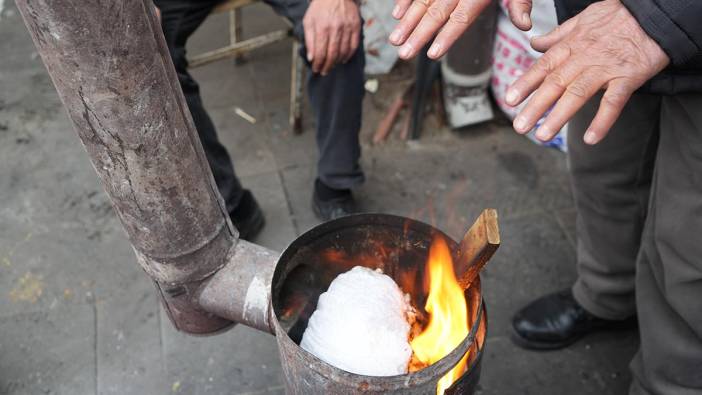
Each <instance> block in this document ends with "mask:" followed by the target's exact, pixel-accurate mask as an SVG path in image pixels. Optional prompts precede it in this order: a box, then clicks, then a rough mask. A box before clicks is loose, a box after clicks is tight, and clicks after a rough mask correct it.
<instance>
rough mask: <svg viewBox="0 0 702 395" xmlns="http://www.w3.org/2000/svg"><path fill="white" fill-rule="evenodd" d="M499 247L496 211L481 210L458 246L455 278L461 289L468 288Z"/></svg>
mask: <svg viewBox="0 0 702 395" xmlns="http://www.w3.org/2000/svg"><path fill="white" fill-rule="evenodd" d="M499 246H500V229H499V227H498V225H497V211H496V210H495V209H492V208H488V209H485V210H483V212H482V213H481V214H480V216H479V217H478V219H477V220H476V221H475V223H474V224H473V226H471V227H470V229H468V231H467V232H466V234H465V236H463V240H461V245H460V246H459V251H458V259H457V261H456V274H457V276H456V277H457V278H458V282H459V283H460V285H461V287H463V289H468V287H470V285H471V284H472V283H473V281H474V280H475V279H476V278H477V277H478V274H480V271H481V270H482V269H483V266H485V264H486V263H487V262H488V261H489V260H490V258H491V257H492V255H493V254H494V253H495V251H497V247H499Z"/></svg>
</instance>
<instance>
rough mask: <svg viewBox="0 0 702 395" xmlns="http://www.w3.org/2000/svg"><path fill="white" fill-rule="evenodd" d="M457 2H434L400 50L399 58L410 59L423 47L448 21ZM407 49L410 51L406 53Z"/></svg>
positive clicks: (449, 0)
mask: <svg viewBox="0 0 702 395" xmlns="http://www.w3.org/2000/svg"><path fill="white" fill-rule="evenodd" d="M458 1H459V0H435V1H434V2H432V3H431V5H430V6H429V8H427V12H426V13H425V14H424V16H422V19H421V20H420V21H419V24H417V27H415V29H414V30H413V31H412V34H410V36H409V37H408V38H407V41H406V42H405V44H404V45H403V46H402V48H400V56H402V57H403V58H411V57H413V56H414V55H416V54H417V52H418V51H419V50H420V49H421V48H423V47H424V45H425V44H426V43H428V42H429V40H431V39H432V38H433V37H434V36H435V35H436V32H438V31H439V30H440V29H441V27H442V26H444V24H445V23H446V21H447V20H448V19H449V16H450V15H451V13H452V12H453V10H454V9H455V8H456V5H457V4H458ZM407 48H409V49H411V51H406V49H407Z"/></svg>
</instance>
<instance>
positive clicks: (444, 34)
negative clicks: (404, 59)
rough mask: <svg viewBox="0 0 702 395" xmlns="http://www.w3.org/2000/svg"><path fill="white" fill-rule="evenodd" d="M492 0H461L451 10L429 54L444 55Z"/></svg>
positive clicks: (436, 57) (435, 57) (434, 57)
mask: <svg viewBox="0 0 702 395" xmlns="http://www.w3.org/2000/svg"><path fill="white" fill-rule="evenodd" d="M489 3H490V1H479V2H472V1H471V2H468V1H465V0H461V1H459V2H458V5H457V6H456V8H455V9H454V10H453V12H451V15H450V16H449V19H448V21H447V22H446V24H445V25H444V27H443V28H442V29H441V31H440V32H439V34H438V35H437V36H436V38H435V39H434V42H433V43H432V45H431V47H429V51H428V52H427V56H429V57H430V58H432V59H438V58H440V57H442V56H443V55H444V54H445V53H446V51H448V49H449V48H451V46H452V45H453V43H455V42H456V40H458V38H459V37H460V36H461V35H462V34H463V33H464V32H465V31H466V30H467V29H468V27H470V25H471V23H473V22H474V21H475V19H476V18H477V17H478V15H480V13H481V12H482V11H483V9H484V8H485V6H487V5H488V4H489Z"/></svg>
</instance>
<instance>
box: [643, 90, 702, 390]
mask: <svg viewBox="0 0 702 395" xmlns="http://www.w3.org/2000/svg"><path fill="white" fill-rule="evenodd" d="M636 305H637V313H638V318H639V327H640V332H641V349H640V350H639V352H638V353H637V354H636V356H635V357H634V361H633V362H632V365H631V368H632V372H633V374H634V383H633V384H632V387H631V393H632V394H660V395H668V394H674V395H678V394H681V395H692V394H697V395H699V394H702V95H700V94H694V95H693V94H690V95H677V96H671V97H665V98H663V103H662V108H661V122H660V143H659V148H658V153H657V157H656V170H655V176H654V179H653V184H652V188H651V204H650V208H649V213H648V217H647V219H646V225H645V229H644V233H643V237H642V241H641V252H640V254H639V258H638V262H637V267H636Z"/></svg>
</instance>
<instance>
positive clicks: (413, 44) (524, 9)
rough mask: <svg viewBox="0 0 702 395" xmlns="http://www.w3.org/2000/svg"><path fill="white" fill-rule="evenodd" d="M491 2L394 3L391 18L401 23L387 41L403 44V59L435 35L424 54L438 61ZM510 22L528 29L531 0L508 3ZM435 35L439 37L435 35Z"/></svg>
mask: <svg viewBox="0 0 702 395" xmlns="http://www.w3.org/2000/svg"><path fill="white" fill-rule="evenodd" d="M491 1H492V0H395V8H394V9H393V11H392V16H393V17H395V19H399V20H400V23H398V24H397V27H396V28H395V30H393V32H392V33H391V34H390V42H391V43H392V44H394V45H402V47H400V51H399V55H400V57H401V58H402V59H409V58H412V57H414V56H415V55H416V54H417V53H418V52H419V51H420V50H421V49H422V47H424V45H426V43H428V42H429V40H431V39H432V37H434V36H435V35H436V38H435V39H434V42H433V43H432V46H431V47H430V48H429V52H428V53H427V55H428V56H429V57H430V58H432V59H438V58H440V57H441V56H443V55H444V54H445V53H446V51H448V49H449V48H450V47H451V45H453V43H454V42H455V41H456V40H457V39H458V37H460V36H461V34H463V32H465V31H466V30H467V29H468V27H470V25H471V23H473V21H474V20H475V18H477V17H478V15H480V13H481V12H482V11H483V9H485V7H486V6H487V5H488V4H490V2H491ZM508 5H509V14H510V18H511V19H512V22H513V23H514V24H515V25H516V26H517V27H518V28H520V29H522V30H529V29H530V28H531V19H530V17H529V14H530V13H531V0H510V2H509V4H508ZM437 33H438V34H437Z"/></svg>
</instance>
